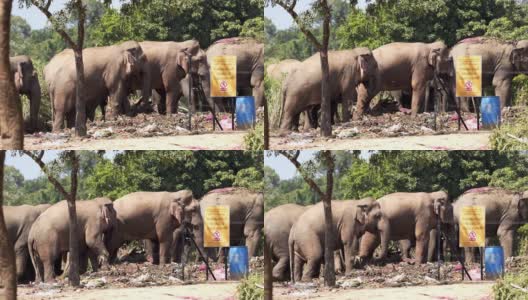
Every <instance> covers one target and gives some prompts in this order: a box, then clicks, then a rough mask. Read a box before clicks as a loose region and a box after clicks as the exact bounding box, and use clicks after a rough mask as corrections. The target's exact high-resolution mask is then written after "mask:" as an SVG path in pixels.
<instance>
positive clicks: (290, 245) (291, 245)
mask: <svg viewBox="0 0 528 300" xmlns="http://www.w3.org/2000/svg"><path fill="white" fill-rule="evenodd" d="M288 252H289V256H290V279H291V281H292V283H295V240H294V239H290V240H289V241H288Z"/></svg>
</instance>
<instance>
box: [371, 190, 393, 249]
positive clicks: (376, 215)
mask: <svg viewBox="0 0 528 300" xmlns="http://www.w3.org/2000/svg"><path fill="white" fill-rule="evenodd" d="M366 214H367V218H366V222H365V231H368V232H370V233H373V234H379V236H380V239H381V254H380V255H381V257H385V256H387V252H388V250H389V248H388V247H389V241H390V224H389V220H388V219H387V217H386V216H385V214H384V213H383V211H382V209H381V205H380V203H379V202H378V201H375V202H373V203H372V204H371V205H370V206H369V207H368V208H367V211H366Z"/></svg>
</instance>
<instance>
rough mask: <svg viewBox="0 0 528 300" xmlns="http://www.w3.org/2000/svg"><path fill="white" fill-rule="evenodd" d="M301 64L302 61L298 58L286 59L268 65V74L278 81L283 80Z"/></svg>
mask: <svg viewBox="0 0 528 300" xmlns="http://www.w3.org/2000/svg"><path fill="white" fill-rule="evenodd" d="M300 64H301V62H300V61H298V60H296V59H285V60H282V61H280V62H278V63H275V64H270V65H269V66H267V67H266V75H267V76H269V77H270V78H273V79H275V80H277V81H282V80H283V79H285V78H286V77H287V76H288V74H290V73H291V72H293V70H295V69H296V68H297V67H298V66H299V65H300Z"/></svg>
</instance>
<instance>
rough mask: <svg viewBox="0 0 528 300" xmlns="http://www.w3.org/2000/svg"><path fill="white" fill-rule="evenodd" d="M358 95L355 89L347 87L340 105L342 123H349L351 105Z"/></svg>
mask: <svg viewBox="0 0 528 300" xmlns="http://www.w3.org/2000/svg"><path fill="white" fill-rule="evenodd" d="M357 98H358V94H357V91H356V87H349V88H348V89H346V90H345V92H344V93H343V99H342V101H343V102H342V104H341V114H342V115H343V123H346V122H349V121H350V117H351V108H352V103H354V102H356V101H357Z"/></svg>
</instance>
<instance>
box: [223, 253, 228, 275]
mask: <svg viewBox="0 0 528 300" xmlns="http://www.w3.org/2000/svg"><path fill="white" fill-rule="evenodd" d="M227 249H228V247H225V248H224V272H225V280H227V259H228V256H227V255H228V253H227Z"/></svg>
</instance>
